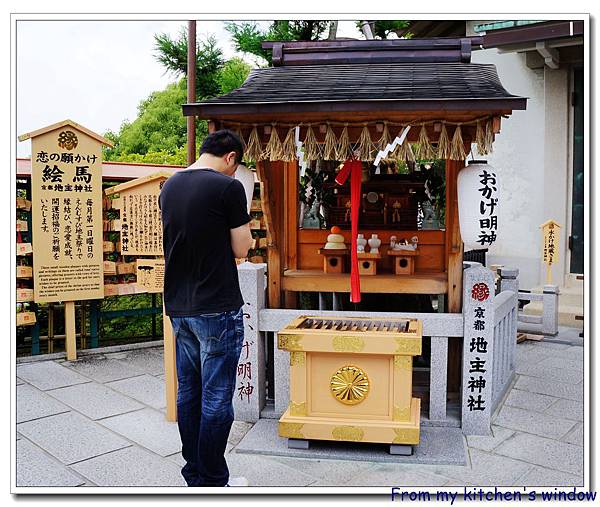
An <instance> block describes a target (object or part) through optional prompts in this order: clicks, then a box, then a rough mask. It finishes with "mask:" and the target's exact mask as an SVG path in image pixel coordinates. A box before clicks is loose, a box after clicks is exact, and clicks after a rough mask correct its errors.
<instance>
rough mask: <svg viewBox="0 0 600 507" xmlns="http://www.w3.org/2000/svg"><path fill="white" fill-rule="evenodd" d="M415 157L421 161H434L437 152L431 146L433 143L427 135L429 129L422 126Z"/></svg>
mask: <svg viewBox="0 0 600 507" xmlns="http://www.w3.org/2000/svg"><path fill="white" fill-rule="evenodd" d="M415 151H416V153H415V156H416V158H417V159H419V160H432V159H434V158H435V150H434V148H433V146H432V145H431V141H430V140H429V136H428V135H427V128H426V127H425V125H422V126H421V131H420V132H419V139H418V141H417V147H416V150H415Z"/></svg>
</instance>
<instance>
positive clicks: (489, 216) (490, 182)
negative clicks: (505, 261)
mask: <svg viewBox="0 0 600 507" xmlns="http://www.w3.org/2000/svg"><path fill="white" fill-rule="evenodd" d="M479 182H480V183H481V185H482V186H481V187H480V188H478V189H477V190H478V191H479V193H480V194H481V201H480V202H479V215H480V217H479V239H478V240H477V242H478V243H479V244H480V245H482V246H483V245H491V244H492V243H494V242H495V241H496V239H497V237H496V232H497V231H498V215H497V214H496V206H497V205H498V197H497V194H498V188H497V183H496V173H493V172H488V171H487V170H486V169H483V171H482V172H481V174H480V175H479Z"/></svg>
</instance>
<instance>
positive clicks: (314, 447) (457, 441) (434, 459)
mask: <svg viewBox="0 0 600 507" xmlns="http://www.w3.org/2000/svg"><path fill="white" fill-rule="evenodd" d="M277 424H278V421H277V420H276V419H260V420H259V421H258V422H257V423H256V424H255V425H254V426H253V427H252V429H251V430H250V431H248V433H247V434H246V436H245V437H244V438H243V439H242V441H241V442H240V443H239V444H238V445H237V447H236V451H237V452H238V453H250V454H263V455H273V456H292V457H294V456H295V457H302V458H316V459H338V460H339V459H348V460H357V461H372V462H378V463H426V464H431V463H444V464H446V463H447V464H457V465H463V464H465V463H466V455H465V444H464V437H463V435H462V432H461V430H460V429H459V428H435V427H429V426H422V427H421V442H420V444H419V445H418V446H416V447H415V448H414V449H415V450H414V454H413V455H412V456H399V455H391V454H389V453H388V449H389V446H387V445H383V444H368V443H353V442H329V441H324V440H323V441H317V440H313V441H311V443H310V449H308V450H304V449H289V448H288V446H287V439H285V438H281V437H280V436H279V435H278V434H277Z"/></svg>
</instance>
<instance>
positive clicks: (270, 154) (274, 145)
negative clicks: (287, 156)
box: [262, 125, 283, 162]
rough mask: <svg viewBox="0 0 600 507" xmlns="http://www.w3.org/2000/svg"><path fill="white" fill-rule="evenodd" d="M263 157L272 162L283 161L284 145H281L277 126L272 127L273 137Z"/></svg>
mask: <svg viewBox="0 0 600 507" xmlns="http://www.w3.org/2000/svg"><path fill="white" fill-rule="evenodd" d="M262 156H263V158H265V159H266V160H270V161H271V162H275V161H276V160H283V145H282V144H281V139H279V134H278V133H277V128H276V127H275V125H273V126H272V127H271V137H270V138H269V142H268V143H267V146H266V147H265V151H264V153H263V155H262Z"/></svg>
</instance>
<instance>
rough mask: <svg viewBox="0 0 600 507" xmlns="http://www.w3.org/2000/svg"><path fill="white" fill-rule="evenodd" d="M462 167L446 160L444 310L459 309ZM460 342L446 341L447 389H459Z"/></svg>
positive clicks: (454, 390)
mask: <svg viewBox="0 0 600 507" xmlns="http://www.w3.org/2000/svg"><path fill="white" fill-rule="evenodd" d="M464 166H465V163H464V161H456V160H446V258H447V259H448V262H447V266H448V271H447V275H448V297H447V310H446V311H447V312H448V313H460V312H461V311H462V277H463V269H462V263H463V242H462V238H461V235H460V224H459V221H458V191H457V178H458V172H459V171H460V170H461V169H462V168H463V167H464ZM461 358H462V343H461V342H460V340H449V342H448V391H449V392H460V389H461V366H462V359H461Z"/></svg>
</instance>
